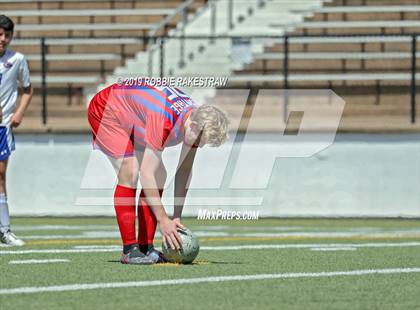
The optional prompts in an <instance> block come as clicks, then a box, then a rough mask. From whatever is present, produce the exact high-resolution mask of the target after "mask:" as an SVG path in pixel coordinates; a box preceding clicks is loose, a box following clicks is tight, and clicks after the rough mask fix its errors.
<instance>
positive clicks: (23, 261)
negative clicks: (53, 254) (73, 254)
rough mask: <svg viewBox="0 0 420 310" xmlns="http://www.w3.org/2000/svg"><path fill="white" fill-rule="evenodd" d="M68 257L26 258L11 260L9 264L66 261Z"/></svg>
mask: <svg viewBox="0 0 420 310" xmlns="http://www.w3.org/2000/svg"><path fill="white" fill-rule="evenodd" d="M69 261H70V260H69V259H28V260H11V261H10V262H9V264H10V265H20V264H50V263H68V262H69Z"/></svg>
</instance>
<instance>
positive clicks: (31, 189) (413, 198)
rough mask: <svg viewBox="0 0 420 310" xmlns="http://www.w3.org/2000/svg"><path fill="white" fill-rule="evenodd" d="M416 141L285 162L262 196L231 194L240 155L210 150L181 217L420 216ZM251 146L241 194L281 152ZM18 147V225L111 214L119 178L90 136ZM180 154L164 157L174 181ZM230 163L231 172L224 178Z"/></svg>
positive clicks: (375, 141)
mask: <svg viewBox="0 0 420 310" xmlns="http://www.w3.org/2000/svg"><path fill="white" fill-rule="evenodd" d="M418 138H419V136H418V135H340V136H337V137H336V139H335V142H334V143H333V144H332V145H331V146H330V147H328V148H327V149H325V150H323V151H322V152H320V153H318V154H316V155H314V156H311V157H307V158H278V159H277V160H276V162H275V164H274V167H273V170H272V172H271V177H270V179H269V184H268V185H267V187H266V188H263V189H252V187H249V186H248V189H240V188H239V189H238V188H236V189H230V188H229V184H230V183H229V180H230V179H229V178H230V177H231V176H232V174H233V169H234V168H235V165H234V163H237V162H238V157H237V153H236V155H235V150H237V149H236V147H234V148H233V150H234V151H233V152H232V153H230V151H231V149H230V147H229V145H230V146H232V144H231V143H229V144H228V145H227V146H226V147H222V148H221V149H207V150H206V148H204V149H202V150H200V154H199V156H198V157H197V163H196V165H195V167H194V177H193V183H192V185H193V186H194V187H195V188H199V189H194V190H191V191H190V194H189V197H188V199H187V203H186V207H185V210H184V215H188V216H197V214H198V212H199V210H200V209H201V210H203V209H206V210H209V211H211V210H218V209H222V210H227V211H258V212H259V215H260V216H284V217H288V216H328V217H331V216H332V217H335V216H355V217H358V216H375V217H383V216H385V217H393V216H407V217H420V190H419V189H420V161H419V158H420V144H419V140H418ZM250 140H251V142H250V143H251V147H249V148H244V149H246V150H247V153H246V154H245V157H244V158H245V159H246V160H247V161H248V162H249V169H245V170H246V171H247V174H245V177H243V181H244V185H247V184H248V185H249V184H251V183H252V182H250V181H254V180H258V179H261V178H262V179H263V178H264V176H263V175H259V174H258V173H255V171H258V169H257V170H256V169H255V167H256V166H257V165H258V164H262V163H264V162H265V161H266V159H265V158H264V156H263V155H264V154H266V153H268V152H269V151H270V150H271V149H272V148H273V147H276V146H277V145H276V143H278V142H276V141H275V139H274V138H273V135H267V134H265V135H263V134H254V135H252V136H251V138H250ZM16 143H17V150H16V151H15V153H14V154H13V155H12V157H11V159H10V163H9V170H8V198H9V207H10V213H11V215H12V216H17V215H30V216H41V215H52V216H72V215H105V216H112V215H114V210H113V207H112V201H113V187H114V185H115V181H116V179H115V175H114V172H113V169H112V167H111V165H110V164H109V163H108V162H107V160H106V158H104V157H103V156H102V155H101V153H100V152H99V151H93V152H92V148H91V144H90V137H89V136H87V135H61V136H60V135H39V136H36V135H18V136H17V137H16ZM235 145H237V144H235ZM177 151H178V149H177V148H169V149H168V150H167V151H165V153H166V154H165V156H164V160H165V162H166V163H167V164H168V166H169V168H168V172H169V177H170V178H171V177H172V176H173V172H174V166H175V165H176V159H177V157H176V156H177ZM229 154H231V159H230V161H229V162H228V163H227V169H226V171H225V172H223V169H222V170H220V169H217V167H216V166H217V165H218V164H219V165H220V162H223V159H227V158H229ZM235 156H236V157H235ZM89 163H90V164H89ZM92 163H96V164H94V165H92ZM220 171H222V173H221V172H220ZM260 181H261V180H260ZM219 183H221V188H218V185H219ZM168 184H169V185H168V189H167V190H166V193H165V198H164V203H165V205H166V206H167V207H168V208H167V209H168V211H169V213H172V211H171V209H172V208H171V207H170V206H171V205H172V203H173V202H172V199H171V198H172V197H171V195H170V194H171V190H173V185H171V182H168ZM210 185H211V186H213V187H215V189H211V188H209V186H210ZM81 186H82V187H83V188H81Z"/></svg>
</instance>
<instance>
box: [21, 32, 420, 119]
mask: <svg viewBox="0 0 420 310" xmlns="http://www.w3.org/2000/svg"><path fill="white" fill-rule="evenodd" d="M418 36H420V34H418V33H407V34H351V35H328V34H327V35H326V34H322V35H284V36H274V35H271V36H229V35H225V36H223V35H222V36H221V35H218V36H212V35H206V36H204V35H203V36H196V35H195V36H187V35H178V36H170V35H153V36H146V35H143V36H140V37H130V38H132V39H133V38H135V39H137V40H138V42H141V43H142V44H143V50H144V51H149V50H150V49H151V48H152V47H153V48H154V49H155V50H156V49H157V50H158V52H159V63H158V64H151V63H150V61H151V59H152V57H149V69H150V68H151V67H153V66H158V67H159V70H158V72H159V74H158V75H160V77H164V76H165V74H167V72H166V64H165V54H166V53H170V52H171V51H167V50H166V43H167V42H168V40H178V41H179V49H180V50H179V53H178V55H179V60H178V61H177V64H178V66H179V68H182V67H184V66H186V65H188V61H189V59H188V58H189V55H187V53H186V42H188V41H190V42H191V41H192V40H201V41H203V42H204V41H205V42H207V43H206V44H208V45H211V44H214V42H216V40H242V41H244V40H245V41H246V40H255V39H265V40H276V41H277V42H282V43H283V47H284V48H283V52H280V53H283V55H282V59H283V66H282V67H283V68H282V72H281V73H282V76H283V85H282V88H284V89H290V82H289V78H290V68H289V62H290V53H292V52H291V51H290V44H291V42H292V41H293V40H294V39H299V38H300V39H302V38H321V39H322V38H325V39H326V40H327V39H331V38H346V37H348V38H372V39H374V38H375V39H376V41H375V42H377V43H381V40H380V38H389V37H396V38H404V39H405V42H407V43H408V44H410V45H411V69H407V73H409V74H410V75H411V82H410V98H411V99H410V121H411V122H412V123H415V122H416V92H417V89H416V73H417V72H416V65H417V63H416V55H417V37H418ZM59 39H60V38H40V39H39V42H40V45H41V48H40V51H41V83H40V85H41V96H42V115H41V117H42V121H43V123H44V124H46V123H47V117H48V113H47V111H48V104H47V99H48V93H49V88H48V83H47V76H48V60H47V55H48V50H49V48H48V47H49V44H50V43H49V42H53V40H59ZM61 39H69V38H68V37H66V38H61ZM74 39H77V40H79V39H83V40H89V38H74ZM108 39H109V38H108ZM114 39H115V38H114ZM117 39H123V38H117ZM125 39H128V38H125ZM17 40H25V39H24V38H20V39H17ZM29 40H34V38H30V39H29ZM385 41H386V40H385V39H384V42H385ZM367 43H369V40H367ZM51 44H52V43H51ZM139 51H141V49H140V48H139ZM197 52H198V51H197ZM349 53H350V52H349ZM120 56H121V63H124V62H125V60H126V58H127V55H126V52H125V49H124V45H121V49H120ZM209 57H211V55H209ZM101 68H102V66H101ZM396 73H397V72H396ZM398 73H401V72H398ZM139 74H143V75H144V76H148V74H144V72H140V73H139ZM98 76H102V78H104V77H105V76H106V73H105V71H104V70H102V69H101V70H98ZM379 80H380V79H379Z"/></svg>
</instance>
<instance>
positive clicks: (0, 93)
mask: <svg viewBox="0 0 420 310" xmlns="http://www.w3.org/2000/svg"><path fill="white" fill-rule="evenodd" d="M18 81H19V82H20V84H21V86H22V87H25V88H26V87H29V86H30V85H31V79H30V76H29V68H28V63H27V61H26V58H25V56H24V55H23V54H21V53H18V52H15V51H12V50H10V49H6V52H5V53H4V54H3V56H1V57H0V104H1V111H2V114H3V117H2V120H1V124H0V126H5V125H8V124H9V122H10V118H11V117H12V115H13V113H14V112H15V110H16V100H17V96H18Z"/></svg>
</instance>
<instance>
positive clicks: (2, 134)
mask: <svg viewBox="0 0 420 310" xmlns="http://www.w3.org/2000/svg"><path fill="white" fill-rule="evenodd" d="M14 150H15V137H14V136H13V131H12V129H11V128H10V126H2V125H0V160H6V159H7V158H9V156H10V154H12V151H14Z"/></svg>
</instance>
